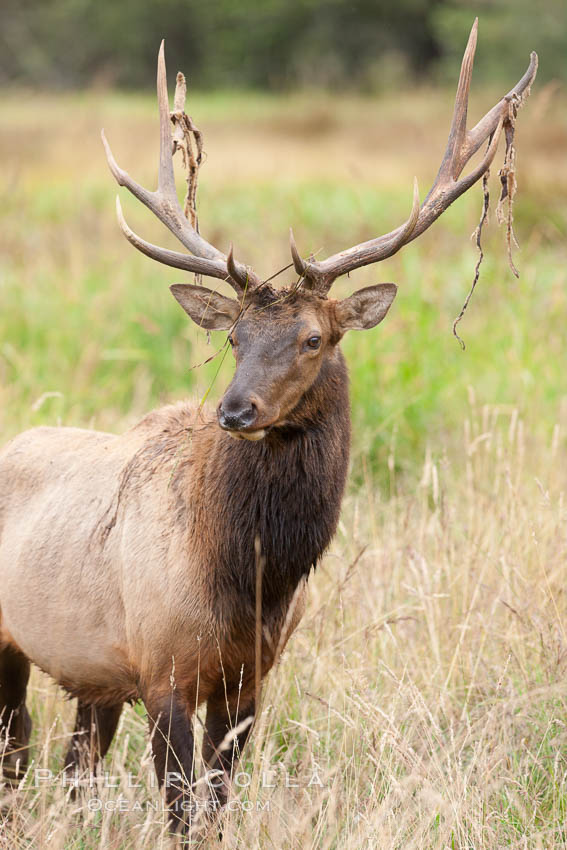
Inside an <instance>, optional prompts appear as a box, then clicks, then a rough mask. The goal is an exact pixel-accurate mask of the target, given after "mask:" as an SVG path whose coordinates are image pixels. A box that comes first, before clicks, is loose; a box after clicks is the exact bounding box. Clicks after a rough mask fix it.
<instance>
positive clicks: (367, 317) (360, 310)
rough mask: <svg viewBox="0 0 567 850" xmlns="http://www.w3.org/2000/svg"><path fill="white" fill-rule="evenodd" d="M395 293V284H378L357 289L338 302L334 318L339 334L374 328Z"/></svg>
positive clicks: (384, 313) (386, 310)
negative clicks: (339, 330)
mask: <svg viewBox="0 0 567 850" xmlns="http://www.w3.org/2000/svg"><path fill="white" fill-rule="evenodd" d="M397 291H398V287H397V286H396V284H395V283H378V284H377V285H376V286H367V287H365V288H364V289H359V290H358V292H354V293H353V294H352V295H349V297H348V298H345V299H344V300H343V301H339V302H338V304H337V306H336V308H335V316H336V319H337V322H338V324H339V327H340V329H341V332H342V333H345V332H346V331H351V330H354V331H363V330H368V328H373V327H375V326H376V325H377V324H379V323H380V322H381V321H382V319H383V318H384V316H385V315H386V313H387V312H388V310H389V309H390V305H391V303H392V301H393V300H394V298H395V297H396V292H397Z"/></svg>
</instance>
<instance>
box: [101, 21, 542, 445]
mask: <svg viewBox="0 0 567 850" xmlns="http://www.w3.org/2000/svg"><path fill="white" fill-rule="evenodd" d="M477 28H478V22H477V20H475V22H474V24H473V27H472V30H471V34H470V36H469V40H468V44H467V47H466V50H465V54H464V57H463V62H462V66H461V74H460V77H459V84H458V87H457V95H456V100H455V108H454V112H453V120H452V124H451V129H450V132H449V140H448V143H447V147H446V150H445V155H444V157H443V160H442V162H441V166H440V168H439V172H438V174H437V177H436V179H435V182H434V184H433V186H432V187H431V189H430V191H429V192H428V194H427V196H426V198H425V200H424V202H423V203H422V204H421V205H420V202H419V194H418V189H417V181H415V183H414V193H413V206H412V210H411V213H410V216H409V218H408V220H407V221H406V222H405V223H404V224H402V225H400V226H399V227H397V228H395V229H394V230H392V231H390V232H389V233H386V234H384V235H383V236H378V237H376V238H374V239H370V240H369V241H367V242H363V243H361V244H359V245H355V246H353V247H351V248H347V249H346V250H344V251H341V252H340V253H338V254H334V255H333V256H331V257H328V258H327V259H326V260H322V261H319V262H316V261H315V260H313V259H310V260H305V259H303V258H302V257H301V256H300V254H299V251H298V250H297V247H296V244H295V240H294V238H293V233H292V232H291V230H290V245H291V255H292V260H293V263H292V265H293V267H294V269H295V271H296V273H297V279H296V281H295V282H294V284H293V285H292V286H290V287H289V288H287V289H278V290H276V289H274V288H273V287H272V286H270V285H269V283H268V281H262V280H261V279H260V278H259V277H258V275H257V274H256V273H255V272H254V271H253V270H252V269H251V268H250V267H248V266H244V265H242V264H241V263H238V262H237V261H236V260H235V259H234V256H233V251H232V246H231V248H230V250H229V251H228V253H227V254H226V255H225V254H223V253H222V252H221V251H219V250H218V249H217V248H215V247H214V246H213V245H211V244H210V243H209V242H207V241H206V240H205V239H203V237H202V236H201V235H200V233H199V230H198V224H197V217H196V208H195V196H196V189H197V175H198V168H199V164H200V159H201V151H202V137H201V134H200V132H199V131H198V129H197V128H196V127H195V125H194V124H193V122H192V120H191V118H190V117H189V116H188V115H186V113H185V111H184V103H185V79H184V77H183V75H182V74H178V75H177V87H176V93H175V101H174V110H173V111H172V112H170V109H169V103H168V95H167V81H166V70H165V58H164V46H163V42H162V45H161V47H160V51H159V57H158V74H157V92H158V102H159V113H160V163H159V179H158V188H157V190H156V191H155V192H150V191H148V190H147V189H144V188H143V187H142V186H140V185H139V184H138V183H136V182H135V181H134V180H133V179H132V178H131V177H130V176H129V175H128V174H127V173H126V172H125V171H124V170H123V169H121V168H120V167H119V166H118V165H117V163H116V161H115V159H114V157H113V155H112V152H111V150H110V147H109V145H108V142H107V141H106V138H105V135H104V131H103V133H102V139H103V143H104V146H105V149H106V155H107V159H108V163H109V166H110V170H111V171H112V174H113V175H114V177H115V178H116V180H117V182H118V183H119V185H121V186H126V187H127V188H128V189H129V190H130V192H132V194H133V195H135V196H136V197H137V198H138V199H139V200H140V201H142V203H143V204H145V205H146V206H147V207H148V208H149V209H150V210H151V211H152V212H153V213H154V214H155V215H156V216H157V217H158V218H159V219H160V221H162V222H163V223H164V224H165V225H166V226H167V227H168V228H169V230H170V231H171V232H172V233H174V234H175V236H176V237H177V238H178V239H179V241H180V242H181V243H182V244H183V245H184V246H185V247H186V248H187V249H188V250H189V251H190V252H191V253H190V254H184V253H179V252H177V251H170V250H168V249H165V248H161V247H158V246H156V245H152V244H151V243H149V242H146V241H145V240H144V239H142V238H141V237H139V236H138V235H137V234H135V233H134V232H133V231H132V230H131V229H130V228H129V227H128V225H127V223H126V221H125V220H124V217H123V215H122V210H121V207H120V201H119V200H118V198H117V214H118V220H119V223H120V227H121V229H122V231H123V233H124V235H125V236H126V238H127V239H128V241H129V242H131V243H132V244H133V245H134V246H135V247H136V248H137V249H138V250H140V251H142V253H144V254H146V255H147V256H149V257H151V258H152V259H155V260H158V261H159V262H161V263H165V264H166V265H169V266H173V267H175V268H179V269H184V270H186V271H190V272H194V273H195V274H197V275H199V276H200V275H207V276H209V277H213V278H218V279H221V280H224V281H226V282H227V283H228V284H230V286H232V288H233V289H234V290H235V294H236V298H227V297H226V296H224V295H221V294H220V293H219V292H216V291H212V290H210V289H207V288H205V287H203V286H201V285H190V284H176V285H174V286H172V287H171V291H172V293H173V295H174V296H175V298H176V299H177V301H178V302H179V303H180V304H181V306H182V307H183V309H184V310H185V311H186V312H187V313H188V315H189V316H190V317H191V318H192V319H193V321H194V322H196V323H197V324H198V325H199V326H200V327H202V328H206V329H207V330H227V331H229V332H230V333H229V338H228V339H229V343H230V345H231V346H232V349H233V352H234V355H235V359H236V371H235V375H234V378H233V380H232V382H231V383H230V385H229V387H228V389H227V391H226V393H225V394H224V396H223V399H222V401H221V402H220V404H219V406H218V410H217V415H218V422H219V425H220V427H221V428H223V429H224V430H226V431H228V432H229V433H231V434H232V435H233V436H236V437H240V438H245V439H250V440H259V439H262V437H264V436H265V434H266V433H267V431H268V430H269V429H270V428H272V427H276V426H281V425H284V424H286V423H288V422H289V421H290V417H291V418H292V417H293V411H294V410H295V409H296V407H297V405H298V404H299V402H300V400H301V399H302V397H303V396H304V395H305V393H306V392H307V390H309V388H310V387H311V386H312V385H313V384H314V383H315V382H316V380H317V377H318V375H319V373H320V371H321V368H322V365H323V364H324V363H328V362H329V361H332V360H333V358H334V357H336V356H337V353H338V350H337V344H338V342H339V341H340V339H341V338H342V336H343V335H344V333H345V332H346V331H347V330H351V329H355V330H362V329H367V328H372V327H374V326H375V325H377V324H378V323H379V322H381V321H382V319H383V318H384V317H385V315H386V313H387V312H388V309H389V307H390V305H391V304H392V301H393V300H394V297H395V295H396V286H395V285H394V284H393V283H383V284H378V285H377V286H370V287H367V288H365V289H361V290H359V291H357V292H355V293H354V294H353V295H351V296H350V297H348V298H346V299H344V300H342V301H337V300H334V299H330V298H329V297H328V293H329V290H330V288H331V286H332V284H333V283H334V281H335V280H336V279H337V278H338V277H340V276H341V275H344V274H348V273H349V272H351V271H353V270H354V269H357V268H359V267H361V266H365V265H369V264H371V263H377V262H379V261H381V260H384V259H386V258H387V257H391V256H392V255H393V254H395V253H396V252H397V251H399V250H400V248H402V247H403V246H404V245H406V244H407V243H408V242H411V241H412V240H413V239H415V238H417V237H418V236H419V235H421V234H422V233H423V232H424V231H425V230H427V228H428V227H429V226H430V225H431V224H432V223H433V222H434V221H435V220H436V219H437V218H438V217H439V216H440V215H441V214H442V213H443V212H444V211H445V210H446V209H447V207H449V206H450V204H452V203H453V201H454V200H456V198H458V197H459V196H460V195H462V194H463V193H464V192H466V191H467V190H468V189H469V188H470V187H471V186H472V185H473V184H474V183H476V182H477V181H478V180H479V179H480V178H481V177H482V176H483V175H484V174H486V173H487V171H488V169H489V167H490V165H491V163H492V160H493V159H494V156H495V154H496V150H497V147H498V142H499V140H500V136H501V133H502V129H503V128H505V131H506V137H507V142H508V144H511V138H512V136H513V126H514V121H515V117H516V113H517V110H518V108H519V107H520V106H521V105H522V103H523V101H524V100H525V98H526V97H527V96H528V94H529V90H530V85H531V83H532V82H533V80H534V78H535V75H536V71H537V55H536V54H535V53H532V54H531V60H530V64H529V67H528V69H527V71H526V73H525V74H524V76H523V77H522V79H521V80H520V81H519V82H518V83H517V85H516V86H515V87H514V88H513V89H512V90H511V91H510V92H509V93H508V94H507V95H505V96H504V97H503V98H502V99H501V100H500V101H499V102H498V103H497V104H496V105H495V106H494V107H493V108H492V109H491V110H490V111H489V112H487V113H486V115H485V116H484V117H483V118H482V119H481V120H480V121H479V122H478V123H477V124H476V126H475V127H473V129H471V130H467V126H466V125H467V107H468V94H469V88H470V82H471V75H472V68H473V60H474V53H475V49H476V40H477ZM172 125H173V130H174V132H173V139H172ZM484 142H487V149H486V151H485V153H484V156H483V157H482V159H481V160H480V162H479V163H478V164H477V165H476V166H474V167H473V168H472V170H471V171H470V173H469V174H467V175H466V176H464V177H462V176H461V174H462V172H463V170H464V168H465V166H466V164H467V163H468V162H469V160H470V159H471V158H472V156H473V155H474V154H475V153H476V152H477V151H478V150H479V148H480V147H481V145H482V144H483V143H484ZM178 149H181V150H182V152H183V158H184V161H185V165H186V166H187V172H188V178H187V184H188V189H187V198H186V203H185V209H184V210H183V209H182V208H181V205H180V203H179V199H178V197H177V192H176V188H175V178H174V172H173V161H172V156H173V154H174V153H175V152H176V150H178Z"/></svg>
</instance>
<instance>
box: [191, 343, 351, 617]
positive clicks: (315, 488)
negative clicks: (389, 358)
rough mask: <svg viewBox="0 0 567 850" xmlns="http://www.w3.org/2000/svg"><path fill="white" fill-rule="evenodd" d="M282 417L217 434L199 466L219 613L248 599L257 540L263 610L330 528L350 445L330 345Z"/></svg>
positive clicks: (286, 592)
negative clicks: (211, 452) (252, 437)
mask: <svg viewBox="0 0 567 850" xmlns="http://www.w3.org/2000/svg"><path fill="white" fill-rule="evenodd" d="M288 419H289V424H286V425H285V426H283V427H280V428H275V429H274V430H273V431H271V432H269V433H268V435H267V436H266V437H265V438H264V439H263V440H262V441H260V442H258V443H249V442H244V441H235V440H232V439H231V438H230V437H229V436H228V435H226V434H223V433H222V432H220V431H219V434H218V437H217V442H216V451H215V455H216V457H215V458H214V459H212V458H211V459H210V462H209V463H208V464H207V469H206V470H204V472H205V476H204V478H205V480H204V482H203V483H204V484H205V486H206V491H207V514H208V517H209V519H208V522H209V525H210V526H211V527H210V534H209V535H207V537H208V541H207V546H208V548H209V552H208V558H207V559H206V562H208V563H209V564H210V565H211V572H210V574H209V576H210V582H211V590H212V594H213V603H214V605H215V608H216V613H217V616H218V617H219V618H220V619H221V620H224V619H225V617H227V616H228V617H232V616H233V614H234V610H238V609H242V608H243V607H244V608H245V609H246V611H247V612H248V611H249V609H250V606H252V607H253V605H254V599H255V595H256V590H255V586H256V585H255V583H256V560H257V558H256V555H255V546H254V541H255V539H256V537H258V538H259V540H260V546H261V555H262V558H263V560H264V565H263V576H262V597H263V599H262V610H263V611H264V613H265V614H266V615H267V616H269V613H270V611H272V612H275V611H276V610H277V609H279V608H280V607H281V605H282V603H285V601H286V600H289V597H290V594H292V593H293V591H294V590H295V588H296V586H297V585H298V583H299V581H300V580H301V578H302V577H303V576H306V575H308V573H309V572H310V570H311V568H312V567H314V566H315V565H316V563H317V561H318V560H319V558H320V557H321V555H322V554H323V552H324V551H325V549H326V548H327V546H328V545H329V543H330V541H331V539H332V537H333V535H334V533H335V530H336V527H337V523H338V519H339V511H340V505H341V500H342V496H343V491H344V486H345V480H346V474H347V465H348V458H349V448H350V409H349V398H348V375H347V370H346V366H345V362H344V359H343V356H342V353H341V352H340V350H339V349H338V348H337V349H336V351H335V354H334V356H333V357H332V358H328V359H327V360H326V361H325V363H324V364H323V366H322V368H321V372H320V374H319V376H318V378H317V379H316V381H315V383H314V384H313V386H312V387H311V388H310V389H309V391H308V392H307V393H306V394H305V396H304V397H303V399H302V400H301V402H300V404H299V405H298V407H297V408H296V409H295V410H294V411H293V412H292V414H291V416H290V417H289V418H288ZM214 427H218V426H216V424H215V426H214ZM211 524H212V525H211ZM227 605H228V606H229V607H232V608H233V609H234V610H233V611H227V610H226V609H227Z"/></svg>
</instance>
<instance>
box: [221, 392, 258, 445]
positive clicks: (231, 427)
mask: <svg viewBox="0 0 567 850" xmlns="http://www.w3.org/2000/svg"><path fill="white" fill-rule="evenodd" d="M217 418H218V423H219V426H220V427H221V428H222V429H223V431H227V432H228V433H229V434H230V436H231V437H235V438H236V439H237V440H253V441H255V440H261V439H263V437H265V436H266V428H265V427H262V422H265V421H266V416H265V411H264V405H263V404H262V402H261V401H260V399H259V398H257V397H256V396H254V395H250V394H249V393H244V392H241V391H239V390H238V389H237V388H236V387H232V388H229V389H228V390H227V392H226V394H225V395H224V397H223V399H222V400H221V402H220V404H219V406H218V407H217Z"/></svg>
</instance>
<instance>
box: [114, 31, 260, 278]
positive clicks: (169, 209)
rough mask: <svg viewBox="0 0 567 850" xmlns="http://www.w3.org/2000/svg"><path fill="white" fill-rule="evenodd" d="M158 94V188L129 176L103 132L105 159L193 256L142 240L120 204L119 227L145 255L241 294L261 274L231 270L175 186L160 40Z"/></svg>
mask: <svg viewBox="0 0 567 850" xmlns="http://www.w3.org/2000/svg"><path fill="white" fill-rule="evenodd" d="M157 96H158V106H159V123H160V155H159V172H158V188H157V190H156V191H155V192H150V191H148V190H147V189H145V188H144V187H143V186H141V185H140V184H139V183H137V182H136V181H135V180H133V179H132V177H130V175H129V174H128V172H126V171H124V169H123V168H120V166H119V165H118V163H117V162H116V160H115V159H114V156H113V154H112V151H111V149H110V145H109V144H108V141H107V139H106V136H105V134H104V130H103V131H102V132H101V137H102V142H103V145H104V149H105V151H106V158H107V160H108V165H109V168H110V171H111V172H112V174H113V176H114V178H115V180H116V182H117V183H118V185H119V186H125V187H126V188H127V189H128V190H129V191H130V192H131V193H132V194H133V195H134V197H136V198H138V200H139V201H141V202H142V203H143V204H144V205H145V206H146V207H147V208H148V209H149V210H151V212H153V213H154V215H155V216H156V217H157V218H158V219H159V220H160V221H161V222H162V223H163V224H165V226H166V227H167V228H168V230H170V231H171V232H172V233H173V234H174V235H175V236H176V237H177V238H178V239H179V241H180V242H181V244H182V245H184V246H185V247H186V248H187V249H188V250H189V251H191V255H189V254H183V253H180V252H178V251H170V250H168V249H166V248H160V247H158V246H157V245H153V244H152V243H150V242H146V240H144V239H142V238H141V237H140V236H138V235H137V234H136V233H134V231H133V230H132V229H131V228H130V227H129V226H128V225H127V223H126V221H125V219H124V216H123V215H122V211H121V208H120V205H119V204H118V206H117V212H118V221H119V224H120V228H121V230H122V232H123V233H124V235H125V236H126V238H127V239H128V241H129V242H130V243H131V244H132V245H134V246H135V247H136V248H138V250H140V251H141V252H142V253H144V254H146V256H148V257H151V258H152V259H154V260H158V262H162V263H165V264H166V265H169V266H174V267H175V268H179V269H184V270H186V271H191V272H195V273H197V274H203V275H207V276H209V277H215V278H219V279H224V280H226V281H227V282H228V283H230V285H231V286H232V287H233V289H235V290H236V292H237V293H238V294H241V293H242V290H243V284H242V281H243V280H244V281H246V282H247V283H246V285H247V287H248V289H252V288H254V287H255V286H257V285H258V284H259V283H260V280H259V278H258V276H257V275H256V274H255V273H254V272H253V271H252V270H251V269H249V268H248V267H247V266H243V265H242V264H241V263H236V262H235V261H234V259H233V260H232V262H231V269H232V271H229V269H228V265H227V257H226V256H225V255H224V254H223V253H222V251H219V250H218V248H215V247H214V245H211V244H210V243H209V242H207V241H206V240H205V239H203V237H202V236H201V234H200V233H198V232H197V230H196V229H195V228H194V227H192V225H191V224H190V222H189V221H188V220H187V218H186V217H185V215H184V213H183V210H182V208H181V205H180V203H179V198H178V197H177V190H176V188H175V174H174V171H173V160H172V155H173V142H172V136H171V118H170V111H169V101H168V94H167V75H166V67H165V48H164V42H163V41H162V42H161V45H160V49H159V54H158V69H157Z"/></svg>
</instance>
